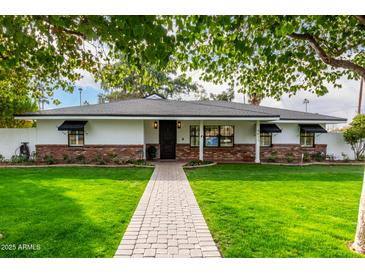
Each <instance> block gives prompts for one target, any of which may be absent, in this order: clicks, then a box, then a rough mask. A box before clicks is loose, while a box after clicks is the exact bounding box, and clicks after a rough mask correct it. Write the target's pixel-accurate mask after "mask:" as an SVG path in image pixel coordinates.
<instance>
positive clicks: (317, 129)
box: [299, 124, 327, 133]
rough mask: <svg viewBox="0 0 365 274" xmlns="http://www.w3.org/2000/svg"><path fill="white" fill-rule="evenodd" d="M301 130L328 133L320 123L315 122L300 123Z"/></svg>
mask: <svg viewBox="0 0 365 274" xmlns="http://www.w3.org/2000/svg"><path fill="white" fill-rule="evenodd" d="M299 126H300V130H301V131H303V132H307V133H327V130H325V129H324V128H323V127H321V126H320V125H317V124H314V125H299Z"/></svg>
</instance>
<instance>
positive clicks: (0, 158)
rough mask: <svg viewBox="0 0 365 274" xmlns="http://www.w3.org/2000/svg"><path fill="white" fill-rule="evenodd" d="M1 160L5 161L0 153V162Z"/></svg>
mask: <svg viewBox="0 0 365 274" xmlns="http://www.w3.org/2000/svg"><path fill="white" fill-rule="evenodd" d="M2 162H5V157H4V156H3V155H2V154H0V163H2Z"/></svg>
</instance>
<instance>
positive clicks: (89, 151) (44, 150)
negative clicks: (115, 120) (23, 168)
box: [36, 145, 143, 163]
mask: <svg viewBox="0 0 365 274" xmlns="http://www.w3.org/2000/svg"><path fill="white" fill-rule="evenodd" d="M36 155H37V161H39V162H42V161H44V156H45V155H51V156H52V157H53V159H55V160H56V161H57V163H64V162H65V161H64V155H68V158H69V159H70V160H73V161H75V158H76V157H77V156H78V155H83V156H84V158H85V161H86V162H94V161H95V159H96V157H102V159H104V160H105V161H106V162H108V161H110V160H111V156H112V155H117V156H118V158H119V159H120V160H122V161H125V160H131V159H132V160H137V159H142V158H143V145H85V146H82V147H69V146H67V145H36Z"/></svg>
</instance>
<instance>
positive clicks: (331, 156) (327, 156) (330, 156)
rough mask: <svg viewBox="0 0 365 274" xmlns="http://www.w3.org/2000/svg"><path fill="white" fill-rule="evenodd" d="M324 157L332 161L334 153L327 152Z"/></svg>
mask: <svg viewBox="0 0 365 274" xmlns="http://www.w3.org/2000/svg"><path fill="white" fill-rule="evenodd" d="M326 159H327V160H328V161H334V160H335V159H336V157H335V155H334V154H327V155H326Z"/></svg>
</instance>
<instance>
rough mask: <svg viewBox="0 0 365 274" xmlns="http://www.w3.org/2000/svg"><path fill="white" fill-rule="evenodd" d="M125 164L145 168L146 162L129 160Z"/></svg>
mask: <svg viewBox="0 0 365 274" xmlns="http://www.w3.org/2000/svg"><path fill="white" fill-rule="evenodd" d="M126 163H127V164H131V165H137V166H146V165H147V163H146V161H145V160H143V159H139V160H132V159H130V160H127V161H126Z"/></svg>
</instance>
